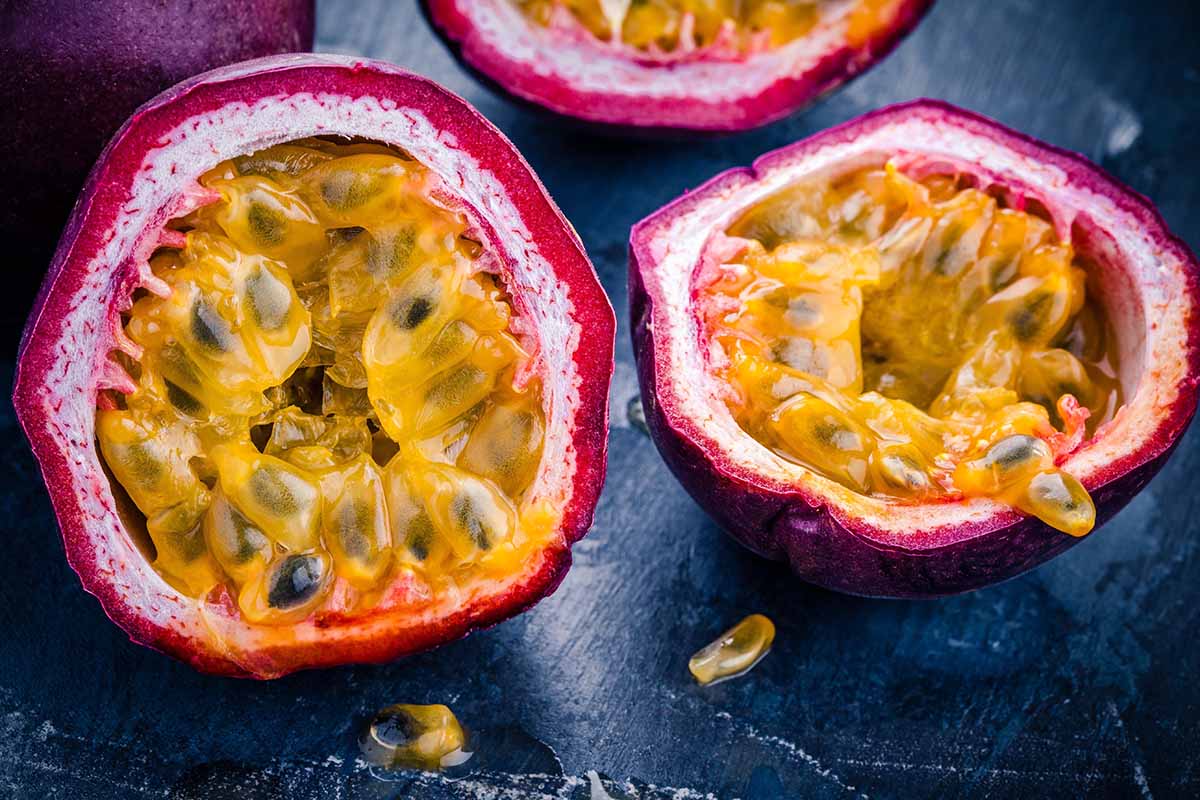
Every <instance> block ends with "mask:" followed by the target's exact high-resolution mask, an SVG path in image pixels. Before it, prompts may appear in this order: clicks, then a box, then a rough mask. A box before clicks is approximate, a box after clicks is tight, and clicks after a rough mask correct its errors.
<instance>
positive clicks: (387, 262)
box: [367, 228, 417, 275]
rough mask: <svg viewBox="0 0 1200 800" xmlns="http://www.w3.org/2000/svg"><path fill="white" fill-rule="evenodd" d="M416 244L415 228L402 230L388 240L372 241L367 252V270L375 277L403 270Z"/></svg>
mask: <svg viewBox="0 0 1200 800" xmlns="http://www.w3.org/2000/svg"><path fill="white" fill-rule="evenodd" d="M416 244H417V231H416V229H415V228H403V229H401V230H399V231H397V232H396V233H395V234H393V235H392V236H390V237H388V238H385V239H382V240H373V241H372V242H371V246H370V248H369V249H368V251H367V270H368V271H370V272H371V273H372V274H375V275H379V274H388V273H395V272H400V271H402V270H404V269H405V268H407V267H408V262H409V259H411V258H412V252H413V248H414V247H415V246H416Z"/></svg>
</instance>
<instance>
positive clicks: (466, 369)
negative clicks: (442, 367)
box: [425, 364, 487, 408]
mask: <svg viewBox="0 0 1200 800" xmlns="http://www.w3.org/2000/svg"><path fill="white" fill-rule="evenodd" d="M486 379H487V376H486V375H484V373H483V370H481V369H479V368H478V367H476V366H473V365H471V364H466V365H464V366H461V367H459V368H458V369H456V370H454V371H452V372H451V373H450V374H449V375H447V376H446V377H445V378H444V379H443V380H441V381H440V382H438V383H437V384H435V385H434V386H433V387H431V388H430V390H429V391H428V392H427V393H426V394H425V402H426V403H428V404H429V405H431V406H433V407H434V408H453V407H455V406H458V405H461V404H462V402H463V401H464V400H465V399H466V398H467V394H468V393H469V392H470V391H471V389H472V387H475V386H478V385H479V384H481V383H483V381H485V380H486Z"/></svg>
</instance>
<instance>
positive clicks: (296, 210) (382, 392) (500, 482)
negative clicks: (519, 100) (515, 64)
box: [14, 56, 614, 677]
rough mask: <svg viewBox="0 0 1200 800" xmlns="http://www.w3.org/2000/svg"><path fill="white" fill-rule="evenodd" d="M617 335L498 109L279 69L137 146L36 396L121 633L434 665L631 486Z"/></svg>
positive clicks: (430, 91)
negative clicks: (610, 397)
mask: <svg viewBox="0 0 1200 800" xmlns="http://www.w3.org/2000/svg"><path fill="white" fill-rule="evenodd" d="M613 328H614V321H613V316H612V309H611V307H610V306H609V304H608V301H607V299H606V297H605V296H604V293H603V291H602V290H601V288H600V286H599V284H598V282H597V281H596V277H595V274H594V272H593V270H592V267H591V264H590V263H589V261H588V259H587V256H586V254H585V253H584V251H583V247H582V245H581V244H580V242H579V239H578V237H577V236H576V235H575V233H574V232H573V230H572V229H571V227H570V226H569V225H568V223H567V222H566V220H565V219H563V217H562V215H561V213H560V212H559V210H558V209H557V207H556V206H555V205H554V203H553V202H552V201H551V199H550V198H549V197H548V195H547V194H546V191H545V189H544V188H543V187H542V185H541V184H540V183H539V182H538V179H537V177H536V176H535V175H534V174H533V172H532V170H531V169H530V167H529V166H528V164H526V163H525V161H524V160H523V159H522V158H521V157H520V155H519V154H518V153H517V152H516V151H515V149H514V148H513V146H512V144H511V143H510V142H508V140H506V139H505V138H504V137H503V135H501V134H500V133H499V132H498V131H497V130H496V129H495V128H493V127H492V126H491V125H490V124H489V123H488V122H487V121H486V120H485V119H483V118H482V117H481V116H480V115H479V114H478V113H477V112H475V111H474V110H473V109H472V108H471V107H470V106H468V105H467V104H466V103H465V102H463V101H462V100H461V99H459V98H458V97H455V96H454V95H451V94H450V93H448V92H446V91H445V90H443V89H442V88H440V87H439V86H437V85H436V84H434V83H432V82H430V81H428V80H426V79H424V78H420V77H417V76H415V75H412V74H410V73H407V72H404V71H402V70H400V69H398V68H396V67H393V66H390V65H388V64H384V63H380V62H372V61H361V60H352V59H343V58H336V57H318V56H289V57H275V58H268V59H262V60H259V61H252V62H247V63H245V64H241V65H236V66H233V67H230V68H226V69H222V70H217V71H214V72H210V73H206V74H204V75H201V76H199V77H197V78H195V79H192V80H190V81H188V82H186V83H183V84H180V85H179V86H176V87H175V88H173V89H171V90H170V91H168V92H167V93H165V94H163V95H161V96H159V97H158V98H156V99H155V100H154V101H153V102H151V103H149V104H148V105H146V106H144V107H143V108H142V109H141V110H140V111H138V113H137V114H135V115H134V117H133V118H132V119H131V120H130V121H129V122H128V123H127V124H126V126H125V127H124V128H122V129H121V131H120V132H119V133H118V134H117V135H116V137H115V138H114V139H113V141H112V143H111V145H110V146H109V148H108V150H107V151H106V152H105V153H104V155H103V156H102V157H101V159H100V162H99V163H98V164H97V166H96V169H95V170H94V171H93V173H92V176H91V178H90V180H89V181H88V184H87V187H86V189H85V190H84V193H83V195H82V197H81V198H80V201H79V203H78V205H77V206H76V212H75V214H74V216H73V217H72V218H71V221H70V224H69V225H68V227H67V229H66V231H65V233H64V235H63V239H62V243H61V245H60V247H59V250H58V253H57V255H56V256H55V259H54V263H53V265H52V267H51V270H50V273H49V275H48V276H47V279H46V282H45V285H44V287H43V291H42V295H41V298H40V300H39V302H38V304H37V307H36V308H35V309H34V312H33V314H32V316H31V317H30V321H29V325H28V328H27V330H26V334H25V338H24V340H23V342H22V348H21V354H20V359H19V363H18V367H17V380H16V390H15V394H14V402H15V405H16V409H17V413H18V416H19V418H20V420H21V424H22V426H23V427H24V429H25V432H26V434H27V435H28V437H29V440H30V443H31V444H32V446H33V450H34V454H35V455H36V457H37V459H38V462H39V464H40V466H41V468H42V472H43V474H44V476H45V478H46V484H47V487H48V489H49V491H50V495H51V499H52V500H53V503H54V509H55V512H56V513H57V515H58V520H59V523H60V527H61V529H62V534H63V541H64V544H65V547H66V553H67V558H68V560H69V561H70V563H71V565H72V567H74V569H75V570H76V572H78V573H79V576H80V579H81V580H82V582H83V585H84V587H85V588H86V589H87V590H88V591H89V592H91V593H93V594H95V595H96V596H97V597H98V598H99V599H100V601H101V603H102V605H103V606H104V609H105V611H106V612H107V613H108V615H109V616H110V617H111V618H112V619H113V620H114V621H115V622H116V623H117V624H118V625H120V626H121V627H122V628H124V629H125V630H126V631H127V632H128V633H129V635H130V636H131V637H132V638H133V639H134V640H136V641H138V642H140V643H143V644H146V645H149V646H151V647H154V648H157V649H160V650H163V651H165V652H168V653H171V654H172V655H175V656H177V657H179V658H182V659H184V660H186V661H188V662H189V663H191V664H193V665H194V666H196V667H198V668H200V669H203V670H205V671H210V672H217V673H222V674H229V675H244V676H254V677H271V676H275V675H280V674H283V673H286V672H289V671H292V670H296V669H301V668H306V667H317V666H326V665H332V664H340V663H346V662H359V661H380V660H384V659H390V658H394V657H396V656H399V655H403V654H406V653H411V652H414V651H417V650H422V649H425V648H428V647H432V646H435V645H437V644H441V643H443V642H446V641H448V640H450V639H453V638H456V637H459V636H462V635H464V634H465V633H467V632H469V631H470V630H472V629H474V628H477V627H480V626H484V625H489V624H493V623H495V622H498V621H499V620H502V619H504V618H506V617H508V616H511V615H512V614H515V613H517V612H519V611H521V610H522V609H525V608H527V607H529V606H530V605H532V604H533V603H534V602H536V601H537V600H538V599H539V598H541V597H543V596H545V595H546V594H547V593H549V592H550V591H552V590H553V589H554V588H555V587H556V586H557V584H558V583H559V581H560V580H561V579H562V577H563V576H564V574H565V572H566V570H567V567H568V565H569V564H570V560H571V549H570V548H571V545H572V543H573V542H575V541H576V540H578V539H579V538H580V537H582V536H583V535H584V533H585V532H586V530H587V528H588V526H589V524H590V522H591V518H592V512H593V509H594V507H595V504H596V499H597V496H598V495H599V492H600V486H601V483H602V481H603V476H604V457H605V433H606V426H607V411H606V409H607V405H606V398H607V392H608V381H609V378H610V376H611V370H612V345H613V341H612V339H613Z"/></svg>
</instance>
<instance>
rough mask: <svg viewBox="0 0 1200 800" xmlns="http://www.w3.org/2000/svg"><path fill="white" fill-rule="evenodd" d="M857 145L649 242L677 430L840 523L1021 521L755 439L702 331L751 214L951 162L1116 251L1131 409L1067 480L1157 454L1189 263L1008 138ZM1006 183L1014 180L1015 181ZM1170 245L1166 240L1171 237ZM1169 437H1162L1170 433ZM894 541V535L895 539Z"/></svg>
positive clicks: (645, 270) (657, 329)
mask: <svg viewBox="0 0 1200 800" xmlns="http://www.w3.org/2000/svg"><path fill="white" fill-rule="evenodd" d="M836 138H837V139H844V138H852V139H853V140H852V141H844V140H842V141H831V142H829V143H827V144H825V145H824V146H814V147H813V148H804V147H800V148H797V149H796V150H794V151H791V152H787V151H781V152H779V153H776V154H772V155H770V156H768V157H766V158H765V159H763V160H762V161H760V162H759V163H758V164H757V165H756V168H755V170H754V172H753V175H751V174H749V173H739V174H734V175H731V176H729V177H728V178H727V179H718V180H717V181H715V182H714V184H713V185H711V186H709V187H705V188H704V189H702V190H701V191H699V192H697V193H696V194H694V195H693V196H692V197H691V198H690V199H689V200H688V201H686V202H687V203H688V207H687V208H688V210H687V212H686V213H680V214H675V215H671V214H664V215H662V217H660V218H659V219H657V220H655V224H653V225H652V227H649V228H647V229H645V230H643V231H642V232H640V239H641V242H642V243H643V245H644V246H645V247H647V248H648V249H649V253H650V256H649V260H650V262H652V263H651V264H650V265H647V264H644V263H643V264H642V270H641V275H642V278H643V280H644V281H645V284H646V291H647V294H648V295H649V297H650V300H651V302H652V306H653V317H652V319H651V320H650V324H651V326H652V330H653V334H654V341H655V359H656V376H657V385H656V387H655V392H656V396H657V397H659V398H662V402H661V406H662V408H663V412H664V413H665V414H666V416H667V418H668V421H669V423H670V424H671V425H672V427H675V428H676V430H678V431H680V432H682V433H683V434H684V435H685V436H687V437H688V438H691V439H693V440H694V441H696V442H697V444H699V445H700V446H701V448H702V449H703V450H705V451H706V452H709V453H710V454H712V457H713V458H714V459H715V460H717V461H718V463H721V462H724V463H725V464H727V465H729V468H730V470H731V471H733V472H736V473H737V474H740V475H741V476H743V477H744V478H745V479H747V480H749V481H752V482H758V483H761V484H763V485H765V486H770V487H773V488H775V489H782V488H787V487H798V488H803V489H805V490H807V493H808V494H809V495H810V496H812V497H819V498H821V501H820V502H822V504H826V505H828V506H829V507H830V508H831V509H832V510H833V511H834V513H835V516H838V517H840V518H841V519H843V520H850V519H853V520H859V521H862V522H865V523H866V524H868V525H869V526H871V527H872V528H874V529H876V530H879V531H882V532H885V533H887V534H895V535H896V539H897V540H899V539H901V538H902V537H903V536H904V534H906V533H909V534H911V533H912V532H915V531H931V530H935V529H940V528H947V529H949V528H951V527H953V526H962V525H963V524H964V523H966V524H970V523H988V522H989V521H995V520H997V519H1004V518H1011V517H1012V516H1013V515H1014V514H1015V512H1013V511H1012V510H1011V509H1009V508H1008V507H1006V506H1002V505H1000V504H998V503H995V502H993V501H990V500H987V499H983V498H976V499H973V500H969V501H958V502H951V503H937V504H926V505H905V504H901V503H896V502H890V501H887V500H882V499H877V498H871V497H865V496H863V495H859V494H857V493H855V492H853V491H851V490H849V489H847V488H845V487H843V486H842V485H841V484H838V483H836V482H834V481H832V480H829V479H826V478H824V477H821V476H819V475H816V474H815V473H813V472H811V471H809V470H807V469H805V468H804V467H802V466H799V465H797V464H794V463H792V462H790V461H787V460H786V459H784V458H782V457H780V456H778V455H776V454H775V453H773V452H772V451H771V450H769V449H768V448H766V447H764V446H762V445H761V444H759V443H758V442H757V441H755V440H754V439H753V438H752V437H750V435H749V434H747V433H746V432H745V431H744V430H743V429H742V428H741V427H740V426H739V425H738V424H737V422H736V420H735V419H734V418H733V416H732V414H731V413H730V411H729V409H728V407H727V406H726V404H725V402H724V401H723V400H722V397H723V392H722V384H721V381H720V379H719V378H718V377H717V375H716V374H714V370H713V369H712V366H711V365H712V364H713V363H715V362H718V361H719V354H717V353H716V352H714V351H713V350H712V349H711V348H716V347H719V345H716V344H715V343H711V342H710V341H709V340H708V336H707V334H706V333H704V332H703V331H701V330H700V323H699V320H698V319H697V315H696V314H695V313H694V308H695V306H694V298H693V290H694V279H695V275H696V268H697V265H698V264H699V263H700V262H701V259H702V258H704V257H705V246H706V244H707V243H708V242H709V240H710V238H711V237H712V236H713V234H714V233H716V232H718V231H723V230H725V229H726V228H728V227H729V225H731V224H732V223H733V221H734V220H735V219H736V218H738V217H739V216H740V215H741V214H742V213H744V212H745V211H746V209H747V208H749V207H751V206H754V205H755V204H757V203H759V202H761V201H762V200H764V199H766V198H767V197H769V196H771V195H773V194H775V193H777V192H779V191H780V190H782V189H784V188H785V187H788V186H790V185H793V184H795V183H798V182H803V181H806V180H810V179H813V178H817V177H820V176H822V175H830V174H841V173H846V172H849V171H853V170H855V169H858V168H861V167H866V166H870V165H879V164H882V163H883V162H884V161H886V160H887V159H889V158H892V157H896V158H897V159H898V161H900V162H901V163H907V164H909V165H912V166H917V165H920V164H922V163H924V164H930V163H940V164H946V165H952V166H958V167H960V168H962V170H963V171H964V172H966V173H967V174H972V173H973V174H983V173H987V174H990V175H992V176H994V177H995V182H996V183H997V184H999V185H1000V186H1006V185H1007V186H1013V185H1018V184H1019V185H1020V186H1022V187H1023V190H1024V194H1025V196H1027V197H1035V198H1037V199H1038V200H1040V201H1041V202H1042V204H1043V205H1044V206H1045V207H1046V208H1048V209H1050V210H1051V212H1052V213H1053V214H1054V215H1055V223H1056V226H1057V228H1058V229H1059V231H1060V233H1062V234H1068V233H1069V232H1070V231H1071V227H1072V223H1073V222H1074V221H1075V220H1076V219H1077V218H1082V217H1083V216H1086V217H1087V218H1088V220H1089V222H1090V227H1094V228H1098V229H1100V230H1102V231H1104V232H1105V233H1106V234H1107V236H1108V237H1110V238H1111V242H1108V243H1105V244H1103V246H1100V247H1094V248H1092V249H1090V250H1088V251H1087V252H1086V254H1087V255H1088V256H1090V257H1091V258H1092V259H1093V260H1094V261H1095V262H1097V266H1098V267H1099V269H1097V271H1096V273H1095V275H1096V277H1097V278H1098V284H1099V290H1100V291H1099V294H1100V301H1101V303H1102V304H1103V305H1104V307H1105V309H1106V310H1107V312H1108V315H1109V317H1110V319H1111V320H1112V321H1113V323H1114V328H1115V329H1116V330H1117V331H1118V354H1119V360H1120V364H1121V375H1120V378H1121V383H1122V389H1123V392H1124V395H1125V403H1124V406H1123V408H1122V409H1121V410H1120V411H1119V412H1118V414H1117V416H1116V418H1115V419H1113V420H1112V421H1111V422H1109V423H1107V424H1105V425H1104V426H1102V427H1101V428H1100V429H1099V430H1098V431H1097V434H1096V435H1095V436H1094V437H1093V439H1092V440H1091V441H1090V442H1088V443H1087V444H1086V445H1085V446H1084V447H1083V448H1082V449H1080V450H1078V451H1076V452H1075V453H1073V454H1071V455H1070V456H1069V457H1068V458H1067V459H1066V460H1065V462H1064V463H1063V464H1062V467H1063V469H1065V470H1066V471H1068V472H1070V473H1071V474H1073V475H1075V476H1076V477H1078V478H1080V479H1081V480H1083V481H1084V482H1085V483H1086V482H1087V481H1088V479H1089V478H1091V477H1093V476H1097V475H1100V474H1102V471H1103V470H1104V468H1105V467H1107V466H1109V465H1111V464H1112V463H1114V462H1116V461H1117V460H1118V459H1120V458H1122V457H1123V456H1126V455H1128V454H1129V453H1132V452H1136V451H1139V450H1140V449H1141V448H1142V447H1144V446H1148V447H1149V448H1150V449H1151V450H1154V451H1155V452H1159V451H1161V449H1162V448H1163V447H1165V444H1161V443H1159V446H1158V447H1157V450H1155V438H1154V437H1155V435H1156V432H1157V431H1156V429H1157V426H1158V425H1159V424H1160V422H1161V420H1162V418H1163V416H1164V414H1165V410H1166V409H1169V408H1170V407H1171V406H1172V404H1173V403H1174V401H1175V400H1176V398H1177V397H1178V395H1179V387H1180V385H1181V382H1182V383H1183V384H1186V377H1187V371H1188V368H1189V366H1188V363H1187V359H1186V357H1184V354H1185V353H1187V352H1188V332H1189V327H1188V326H1189V318H1190V315H1191V314H1192V313H1194V309H1192V308H1191V307H1190V304H1189V303H1188V302H1184V301H1183V300H1184V298H1187V297H1189V293H1188V289H1187V283H1188V273H1187V268H1186V266H1185V264H1184V263H1183V262H1182V261H1181V260H1180V259H1179V257H1178V256H1177V255H1176V254H1175V253H1172V252H1171V251H1169V250H1165V249H1164V248H1163V246H1162V245H1161V240H1156V239H1155V236H1154V234H1155V232H1154V231H1148V230H1146V228H1145V226H1144V224H1143V222H1142V220H1141V219H1140V218H1139V217H1137V216H1136V215H1134V214H1133V213H1131V212H1130V211H1129V210H1128V209H1125V208H1122V207H1121V206H1119V205H1118V204H1117V203H1116V202H1114V200H1113V199H1112V198H1111V196H1110V195H1107V194H1104V193H1102V192H1099V191H1097V190H1094V189H1091V188H1089V187H1088V186H1086V185H1081V184H1080V183H1079V182H1073V181H1072V180H1070V179H1069V176H1068V174H1067V173H1066V172H1065V171H1064V170H1063V169H1062V168H1061V167H1060V166H1058V165H1056V164H1054V163H1047V162H1043V161H1036V160H1033V159H1031V158H1030V157H1029V156H1028V155H1026V154H1023V153H1021V152H1019V151H1018V150H1016V149H1012V148H1008V147H1005V146H1003V145H1002V144H1001V145H998V144H997V140H996V137H994V136H987V135H981V134H978V133H976V132H974V131H972V130H969V129H965V128H962V127H958V126H956V125H955V124H954V123H953V122H952V121H951V122H943V121H941V120H931V119H928V118H921V117H919V116H916V115H914V116H912V117H910V118H908V119H899V120H894V121H889V122H888V123H886V124H884V125H881V126H877V127H875V128H873V129H871V128H868V129H866V130H863V131H860V132H859V133H858V134H857V135H856V136H854V137H836ZM1006 177H1007V178H1008V181H1007V182H1006V180H1005V179H1006ZM1159 233H1160V234H1161V231H1159ZM1157 433H1159V434H1160V435H1161V432H1157ZM889 538H890V537H889Z"/></svg>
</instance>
